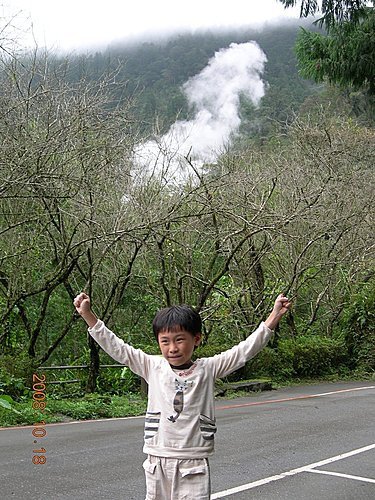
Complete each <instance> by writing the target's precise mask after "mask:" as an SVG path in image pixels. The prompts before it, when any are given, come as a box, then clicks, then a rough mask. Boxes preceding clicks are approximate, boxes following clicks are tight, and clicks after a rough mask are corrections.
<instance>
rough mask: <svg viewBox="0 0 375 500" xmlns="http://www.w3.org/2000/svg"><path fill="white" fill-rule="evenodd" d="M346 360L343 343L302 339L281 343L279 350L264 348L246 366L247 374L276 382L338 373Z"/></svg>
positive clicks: (321, 338) (302, 337)
mask: <svg viewBox="0 0 375 500" xmlns="http://www.w3.org/2000/svg"><path fill="white" fill-rule="evenodd" d="M346 361H347V351H346V347H345V344H344V342H343V341H342V340H338V339H333V338H328V337H322V336H317V335H313V336H299V337H296V338H290V339H282V340H280V341H279V343H278V346H277V349H272V348H270V347H266V348H265V349H263V351H261V352H260V353H259V354H258V355H257V356H256V357H255V358H254V359H253V360H251V361H249V362H248V363H247V369H246V373H247V374H248V375H251V376H258V375H259V376H272V377H275V378H276V379H290V378H294V377H299V378H314V377H315V378H316V377H321V376H324V375H327V374H330V373H332V372H335V371H337V370H338V368H339V367H340V365H342V364H343V363H345V362H346Z"/></svg>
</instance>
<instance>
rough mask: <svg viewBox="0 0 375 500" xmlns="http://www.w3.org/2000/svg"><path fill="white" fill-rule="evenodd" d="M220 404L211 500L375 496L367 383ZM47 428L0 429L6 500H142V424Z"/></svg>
mask: <svg viewBox="0 0 375 500" xmlns="http://www.w3.org/2000/svg"><path fill="white" fill-rule="evenodd" d="M327 393H328V394H327ZM306 396H309V397H306ZM310 396H312V397H310ZM216 406H217V415H216V416H217V421H218V428H219V430H218V433H217V435H216V436H217V437H216V454H215V456H214V457H212V458H211V460H210V464H211V471H212V486H213V488H212V489H213V496H212V498H213V499H215V498H228V499H233V500H240V499H241V500H244V499H261V500H271V499H272V500H275V499H277V500H284V499H285V500H304V499H307V500H310V499H311V500H314V499H319V500H320V499H325V500H333V499H337V500H349V499H353V500H354V499H356V500H362V499H363V500H367V499H368V500H370V499H371V500H373V499H374V498H375V384H374V383H373V382H346V383H332V384H327V383H325V384H316V385H309V386H298V387H292V388H286V389H280V390H277V391H267V392H263V393H259V394H255V395H252V396H250V397H248V398H241V399H235V400H230V401H224V400H220V401H218V402H217V405H216ZM46 430H47V434H46V436H44V437H43V438H38V439H35V437H34V436H33V435H32V428H30V427H25V428H13V429H7V430H0V497H1V498H2V499H5V500H10V499H14V500H29V499H35V498H42V499H49V500H55V499H56V500H88V499H90V500H96V499H98V500H99V499H100V500H143V499H144V497H145V488H144V478H143V469H142V467H141V465H142V462H143V460H144V455H143V453H142V435H143V418H140V417H138V418H129V419H114V420H102V421H96V422H91V421H90V422H80V423H69V424H57V425H56V424H55V425H48V426H46ZM34 440H36V441H37V443H34ZM371 445H373V446H372V447H371ZM36 446H37V447H41V446H43V447H44V448H45V449H46V453H45V456H46V457H47V462H46V463H45V464H38V465H35V464H33V463H32V461H31V459H32V456H33V455H35V454H34V453H33V449H36V448H35V447H36ZM358 450H359V451H358ZM342 454H347V455H345V456H344V457H340V455H342ZM326 459H332V460H331V461H330V462H329V461H328V463H327V460H326ZM325 460H326V461H325ZM323 461H325V462H323ZM301 469H302V470H301ZM285 473H286V474H285ZM337 474H338V475H337ZM371 481H372V482H371ZM241 485H245V486H243V488H244V490H243V491H238V487H239V486H241ZM220 492H221V493H220Z"/></svg>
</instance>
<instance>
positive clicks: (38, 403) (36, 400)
mask: <svg viewBox="0 0 375 500" xmlns="http://www.w3.org/2000/svg"><path fill="white" fill-rule="evenodd" d="M45 381H46V376H45V375H44V374H43V375H41V376H40V377H39V376H38V375H37V374H35V373H34V375H33V409H34V410H39V411H40V412H42V413H43V412H44V410H45V408H46V405H47V403H46V393H45V390H46V384H45ZM45 425H46V423H45V421H44V420H42V421H41V422H38V423H36V424H34V429H33V430H32V435H33V437H34V438H36V439H34V444H36V443H37V442H38V441H37V439H43V438H44V437H45V436H46V435H47V431H46V429H45V427H44V426H45ZM36 448H37V446H36ZM33 453H35V455H33V458H32V462H33V464H36V465H39V464H45V463H46V461H47V459H46V456H45V453H46V450H45V448H44V447H41V448H40V449H38V450H33Z"/></svg>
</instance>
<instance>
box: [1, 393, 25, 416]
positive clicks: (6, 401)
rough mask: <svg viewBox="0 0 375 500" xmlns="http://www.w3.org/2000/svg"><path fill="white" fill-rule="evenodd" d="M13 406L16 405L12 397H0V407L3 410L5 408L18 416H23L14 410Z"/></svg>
mask: <svg viewBox="0 0 375 500" xmlns="http://www.w3.org/2000/svg"><path fill="white" fill-rule="evenodd" d="M13 404H14V401H13V399H12V398H11V397H10V396H6V395H0V406H1V407H2V408H5V409H6V410H10V411H12V412H14V413H17V414H18V415H21V413H20V412H19V411H18V410H16V409H15V408H14V406H13Z"/></svg>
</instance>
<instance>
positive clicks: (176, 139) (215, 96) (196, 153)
mask: <svg viewBox="0 0 375 500" xmlns="http://www.w3.org/2000/svg"><path fill="white" fill-rule="evenodd" d="M266 60H267V59H266V56H265V54H264V52H263V51H262V50H261V49H260V48H259V46H258V45H257V44H256V43H255V42H247V43H241V44H238V43H232V44H230V46H229V47H228V48H225V49H220V50H219V51H218V52H216V53H215V55H214V56H213V57H212V58H211V59H210V61H209V62H208V64H207V66H206V67H205V68H204V69H203V70H202V71H201V72H200V73H199V74H197V75H195V76H194V77H192V78H190V79H189V80H188V81H187V82H186V83H185V84H184V85H183V90H184V92H185V95H186V97H187V99H188V102H189V105H190V106H191V108H192V109H193V111H194V113H195V115H194V118H193V119H192V120H189V121H177V122H175V123H174V124H173V125H172V126H171V128H170V129H169V131H168V132H167V133H166V134H165V135H164V136H162V137H161V138H159V139H158V140H155V141H149V142H147V143H145V144H143V145H141V146H140V147H139V149H138V151H137V154H138V156H139V157H140V158H141V162H142V163H143V164H144V163H145V162H146V163H148V164H149V165H150V164H151V163H153V164H156V163H158V164H159V165H162V166H163V165H164V167H165V165H166V164H168V165H170V164H171V163H174V164H176V163H178V160H179V159H180V158H181V157H184V156H186V155H187V154H189V155H190V157H191V158H193V159H195V160H197V161H198V162H200V163H203V162H209V161H214V160H215V158H216V157H217V155H218V152H219V151H220V149H222V147H223V146H224V145H225V144H227V143H228V142H229V141H230V138H231V135H232V134H234V133H235V132H236V131H237V130H238V128H239V126H240V116H239V104H240V96H241V95H244V96H246V97H247V98H249V99H251V101H252V102H253V103H254V104H255V105H257V104H258V103H259V101H260V99H261V98H262V97H263V95H264V82H263V81H262V79H261V74H262V72H263V70H264V64H265V62H266ZM176 160H177V161H176Z"/></svg>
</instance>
